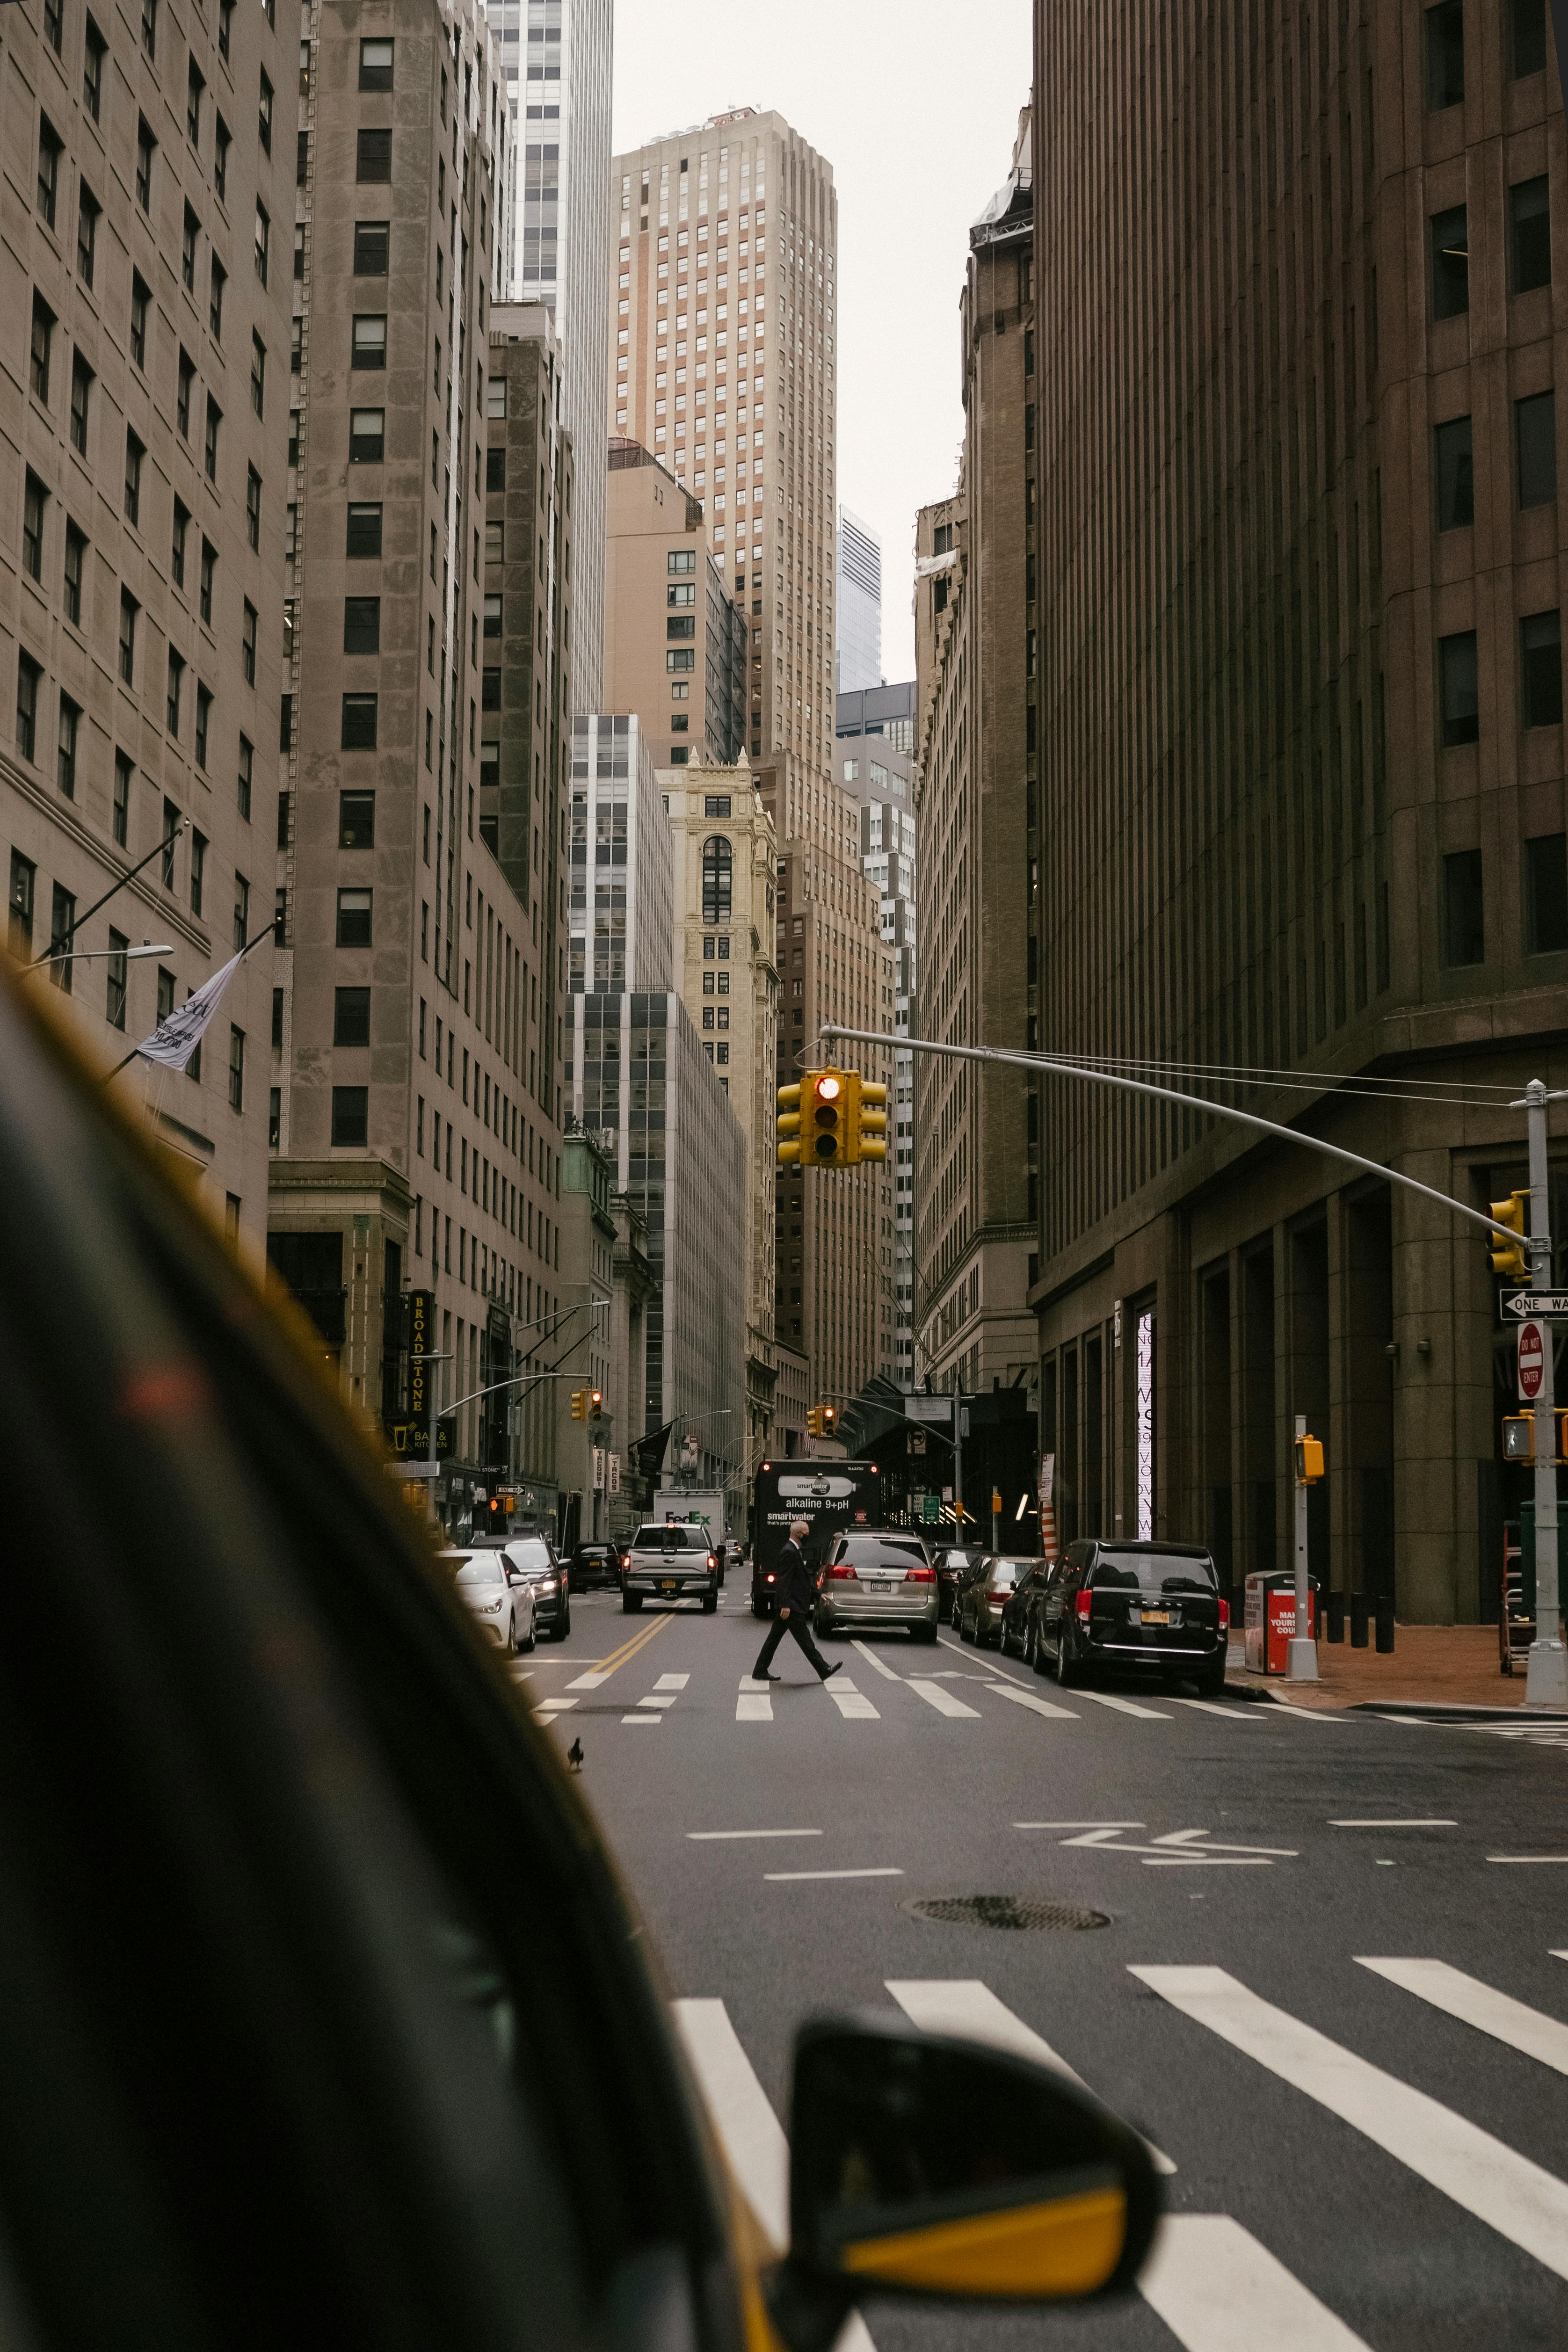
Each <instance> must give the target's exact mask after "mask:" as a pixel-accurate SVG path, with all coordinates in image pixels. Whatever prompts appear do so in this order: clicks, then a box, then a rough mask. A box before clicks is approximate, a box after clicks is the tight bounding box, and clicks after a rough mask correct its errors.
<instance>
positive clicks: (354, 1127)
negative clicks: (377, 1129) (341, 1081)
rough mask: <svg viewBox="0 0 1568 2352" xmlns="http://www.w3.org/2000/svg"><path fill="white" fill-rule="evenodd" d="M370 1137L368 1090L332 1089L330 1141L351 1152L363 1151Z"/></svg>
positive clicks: (366, 1088) (358, 1088)
mask: <svg viewBox="0 0 1568 2352" xmlns="http://www.w3.org/2000/svg"><path fill="white" fill-rule="evenodd" d="M369 1136H370V1088H369V1087H333V1088H332V1141H333V1143H334V1144H335V1145H338V1146H341V1147H346V1148H347V1149H349V1150H356V1151H363V1150H364V1148H365V1146H366V1143H367V1142H368V1140H369Z"/></svg>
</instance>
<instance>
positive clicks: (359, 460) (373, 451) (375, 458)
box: [349, 408, 386, 466]
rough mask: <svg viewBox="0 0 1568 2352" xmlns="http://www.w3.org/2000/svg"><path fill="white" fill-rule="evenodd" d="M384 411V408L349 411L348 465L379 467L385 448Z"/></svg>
mask: <svg viewBox="0 0 1568 2352" xmlns="http://www.w3.org/2000/svg"><path fill="white" fill-rule="evenodd" d="M385 435H386V411H385V410H384V408H353V409H351V410H350V411H349V463H350V464H351V465H354V466H379V465H380V463H381V460H382V456H383V453H384V447H385Z"/></svg>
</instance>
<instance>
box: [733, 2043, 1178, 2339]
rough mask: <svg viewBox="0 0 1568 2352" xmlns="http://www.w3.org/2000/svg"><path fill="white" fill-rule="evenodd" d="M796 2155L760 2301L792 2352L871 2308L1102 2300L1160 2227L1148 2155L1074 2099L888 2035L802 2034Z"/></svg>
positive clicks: (1007, 2060) (1010, 2068)
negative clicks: (773, 2267) (901, 2300)
mask: <svg viewBox="0 0 1568 2352" xmlns="http://www.w3.org/2000/svg"><path fill="white" fill-rule="evenodd" d="M790 2147H791V2158H790V2252H789V2256H788V2259H787V2261H786V2262H785V2263H784V2264H783V2265H782V2267H781V2269H780V2271H779V2272H778V2273H776V2274H775V2278H774V2281H773V2289H772V2292H771V2294H770V2297H769V2301H770V2306H771V2307H772V2310H773V2319H774V2324H775V2326H777V2327H778V2329H779V2332H780V2334H781V2335H782V2336H784V2340H785V2342H786V2343H787V2344H789V2345H790V2347H792V2352H822V2347H826V2346H827V2345H829V2344H831V2342H832V2341H833V2338H834V2336H836V2335H837V2330H838V2328H839V2326H841V2325H842V2323H843V2320H844V2317H845V2315H846V2314H847V2311H848V2310H849V2309H850V2307H851V2306H852V2305H856V2304H858V2303H859V2302H860V2301H862V2300H863V2299H864V2298H866V2297H868V2296H870V2295H874V2294H892V2295H897V2296H900V2297H913V2298H917V2299H919V2300H921V2301H942V2302H952V2301H968V2302H987V2303H1007V2304H1016V2305H1031V2304H1042V2303H1070V2302H1082V2301H1085V2300H1087V2299H1088V2298H1089V2297H1091V2296H1100V2295H1107V2294H1115V2293H1117V2292H1118V2291H1119V2290H1121V2289H1123V2288H1126V2287H1129V2286H1131V2284H1132V2282H1133V2280H1134V2279H1135V2278H1136V2276H1137V2274H1138V2270H1139V2266H1140V2265H1141V2263H1142V2260H1143V2257H1144V2255H1145V2254H1146V2253H1147V2252H1148V2250H1149V2246H1150V2244H1151V2242H1152V2238H1153V2234H1154V2227H1155V2223H1156V2221H1157V2220H1158V2217H1159V2208H1160V2190H1159V2182H1158V2179H1157V2177H1156V2175H1155V2172H1154V2168H1153V2165H1152V2162H1151V2161H1150V2158H1149V2155H1148V2153H1147V2150H1146V2149H1145V2147H1144V2146H1143V2143H1142V2140H1141V2139H1140V2138H1139V2137H1138V2136H1137V2134H1136V2133H1135V2132H1133V2131H1132V2130H1131V2129H1130V2127H1129V2126H1127V2125H1126V2124H1123V2123H1121V2121H1120V2120H1119V2119H1118V2118H1117V2117H1116V2116H1113V2115H1111V2114H1110V2111H1109V2109H1107V2108H1105V2107H1102V2106H1101V2105H1100V2103H1099V2101H1098V2100H1096V2099H1094V2098H1092V2097H1091V2096H1090V2095H1089V2094H1088V2093H1087V2092H1086V2091H1084V2090H1082V2089H1080V2088H1079V2086H1078V2085H1076V2084H1072V2083H1069V2082H1067V2081H1065V2080H1064V2079H1063V2078H1062V2077H1061V2076H1060V2075H1058V2074H1053V2073H1051V2072H1049V2071H1048V2070H1047V2068H1045V2067H1043V2066H1038V2065H1036V2064H1035V2063H1032V2062H1031V2061H1030V2060H1028V2059H1026V2058H1019V2057H1016V2056H1014V2055H1013V2054H1011V2053H1006V2052H1001V2051H994V2050H990V2049H986V2048H984V2047H982V2046H980V2045H979V2044H977V2043H974V2042H965V2041H962V2040H958V2039H955V2038H952V2037H950V2036H948V2035H945V2034H933V2033H922V2032H919V2031H918V2030H917V2029H915V2028H913V2027H911V2026H909V2025H907V2024H905V2023H903V2022H902V2021H898V2020H889V2019H883V2018H880V2017H869V2018H858V2019H848V2020H825V2021H819V2022H816V2023H811V2024H807V2025H806V2026H805V2027H804V2028H803V2029H802V2031H801V2033H800V2035H799V2038H798V2040H797V2042H796V2044H795V2095H794V2102H793V2112H792V2118H791V2126H790Z"/></svg>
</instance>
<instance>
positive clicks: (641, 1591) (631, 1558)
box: [621, 1519, 719, 1617]
mask: <svg viewBox="0 0 1568 2352" xmlns="http://www.w3.org/2000/svg"><path fill="white" fill-rule="evenodd" d="M647 1600H654V1601H701V1603H702V1613H703V1615H704V1616H705V1617H711V1616H712V1615H713V1614H714V1612H715V1611H716V1610H717V1609H718V1606H719V1562H718V1559H717V1557H716V1556H715V1554H714V1553H712V1552H711V1551H710V1550H709V1549H708V1535H707V1530H706V1529H705V1528H700V1527H694V1526H693V1525H692V1524H691V1522H690V1521H689V1519H667V1520H665V1521H664V1522H663V1523H662V1525H661V1524H660V1523H658V1521H655V1520H651V1519H650V1520H649V1521H648V1522H647V1525H646V1526H644V1527H640V1528H638V1529H637V1533H636V1535H635V1536H634V1537H633V1538H632V1542H631V1551H630V1553H629V1555H628V1557H627V1559H626V1573H625V1575H624V1576H623V1577H622V1579H621V1607H622V1609H623V1610H624V1611H625V1612H626V1615H627V1616H628V1617H631V1616H635V1615H636V1613H637V1611H638V1610H639V1609H640V1608H641V1607H642V1605H643V1602H644V1601H647Z"/></svg>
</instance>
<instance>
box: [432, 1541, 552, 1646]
mask: <svg viewBox="0 0 1568 2352" xmlns="http://www.w3.org/2000/svg"><path fill="white" fill-rule="evenodd" d="M441 1558H442V1559H443V1560H444V1561H445V1563H446V1565H447V1568H449V1569H450V1570H451V1571H452V1575H453V1578H454V1580H455V1581H456V1584H457V1587H458V1599H459V1600H460V1601H466V1602H467V1603H468V1607H469V1608H470V1609H471V1610H472V1611H473V1612H474V1615H475V1616H476V1617H477V1618H478V1619H479V1623H480V1624H481V1625H482V1626H483V1627H484V1629H485V1631H486V1633H490V1634H492V1635H493V1636H494V1638H495V1640H496V1641H497V1642H499V1643H500V1646H501V1648H502V1649H503V1650H506V1651H508V1652H510V1651H514V1650H521V1652H522V1654H523V1655H524V1656H525V1657H526V1655H527V1654H528V1653H529V1651H530V1650H531V1649H532V1647H533V1644H534V1641H535V1638H536V1637H535V1633H534V1625H533V1590H532V1587H531V1585H530V1583H529V1580H528V1579H527V1577H525V1576H522V1575H521V1574H520V1573H519V1572H518V1570H517V1569H515V1568H514V1567H513V1565H512V1563H511V1561H510V1559H508V1558H507V1556H506V1554H505V1552H504V1551H501V1550H500V1549H498V1548H497V1547H496V1546H494V1545H491V1546H489V1547H488V1548H487V1549H484V1550H482V1551H444V1552H443V1553H442V1554H441Z"/></svg>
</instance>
